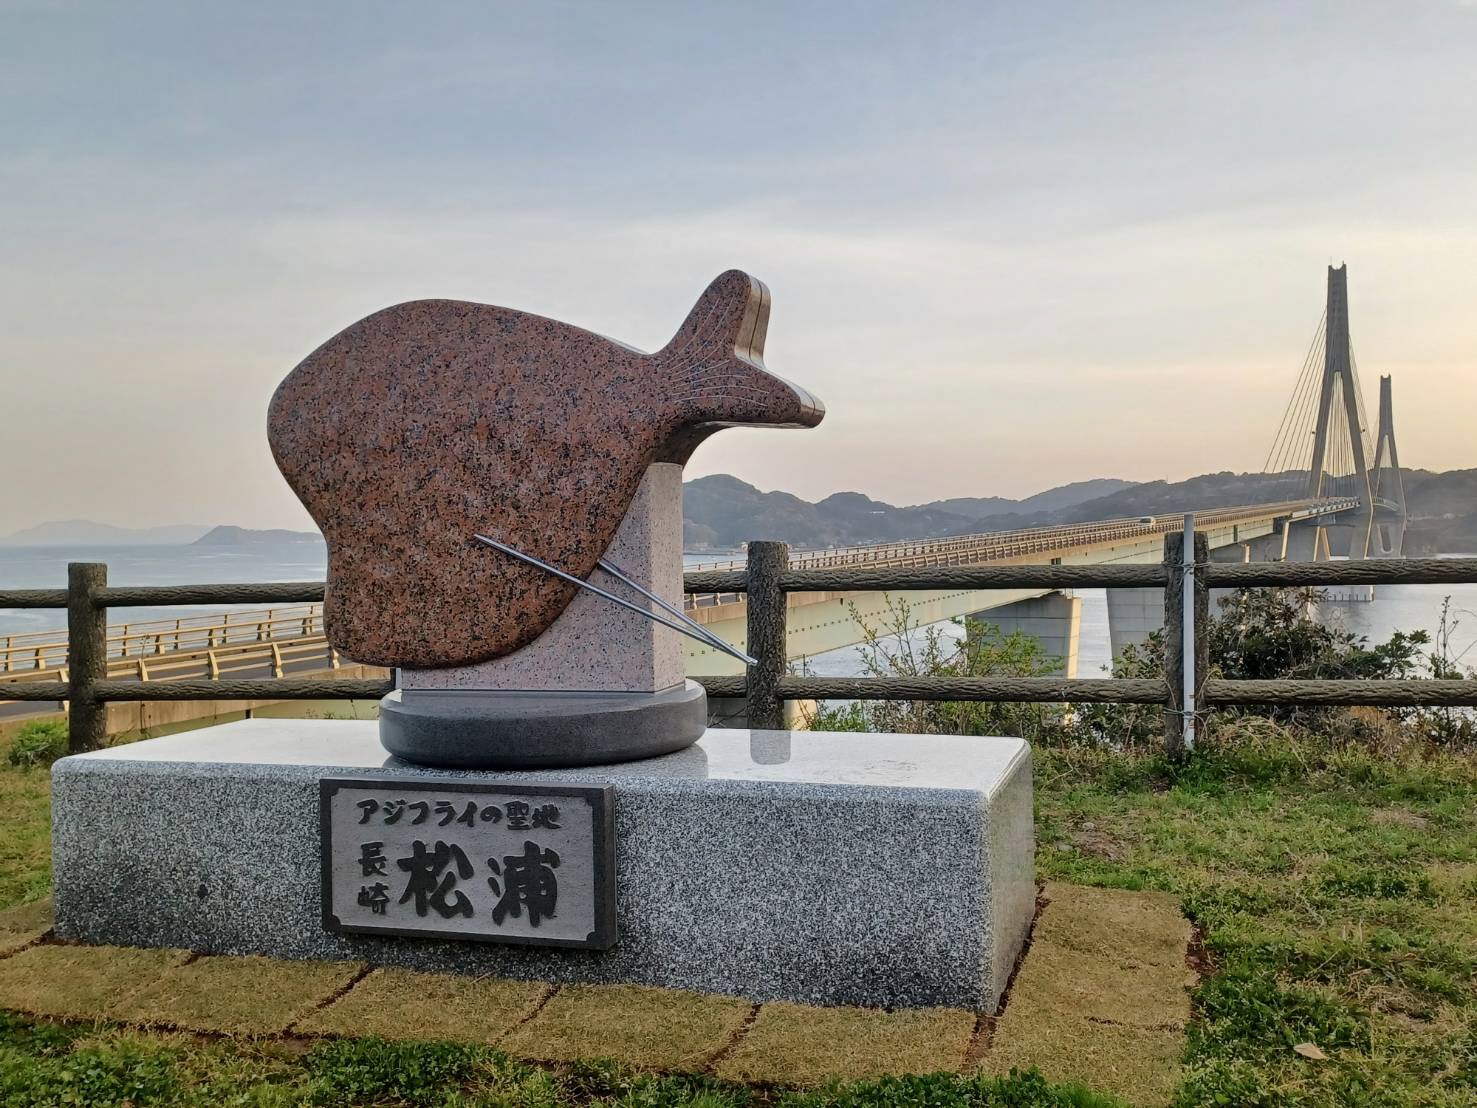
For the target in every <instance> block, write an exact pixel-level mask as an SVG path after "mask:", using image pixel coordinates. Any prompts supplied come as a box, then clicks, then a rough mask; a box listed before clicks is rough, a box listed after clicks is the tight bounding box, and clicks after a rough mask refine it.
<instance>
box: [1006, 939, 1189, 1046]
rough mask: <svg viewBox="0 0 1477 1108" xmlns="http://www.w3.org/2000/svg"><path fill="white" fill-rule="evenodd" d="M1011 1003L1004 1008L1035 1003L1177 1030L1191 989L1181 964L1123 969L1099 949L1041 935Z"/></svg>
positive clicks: (1186, 1013)
mask: <svg viewBox="0 0 1477 1108" xmlns="http://www.w3.org/2000/svg"><path fill="white" fill-rule="evenodd" d="M1181 959H1183V952H1181ZM1009 1004H1010V1008H1008V1009H1007V1011H1009V1010H1010V1009H1012V1008H1015V1007H1017V1006H1030V1007H1039V1008H1044V1009H1047V1010H1049V1011H1052V1012H1057V1013H1060V1014H1061V1015H1065V1016H1077V1017H1081V1018H1083V1019H1090V1020H1102V1021H1104V1022H1108V1023H1121V1024H1126V1025H1128V1026H1130V1027H1141V1028H1145V1029H1150V1028H1170V1029H1180V1028H1183V1027H1184V1026H1185V1024H1187V1023H1188V1022H1189V1021H1190V993H1189V991H1188V990H1187V989H1186V988H1185V971H1184V968H1183V967H1182V966H1181V967H1176V968H1172V967H1169V966H1137V967H1133V968H1127V967H1124V966H1122V965H1117V964H1115V963H1113V962H1112V961H1110V960H1108V959H1107V958H1105V957H1103V956H1102V955H1100V954H1084V953H1082V952H1081V951H1077V950H1071V949H1068V948H1067V947H1064V946H1058V945H1056V944H1055V943H1051V942H1044V941H1041V940H1037V941H1035V942H1033V943H1032V944H1031V950H1030V953H1028V954H1027V955H1026V960H1025V963H1024V964H1023V965H1022V966H1021V970H1020V973H1019V974H1017V975H1016V979H1015V985H1014V986H1013V987H1012V989H1011V995H1010V1002H1009Z"/></svg>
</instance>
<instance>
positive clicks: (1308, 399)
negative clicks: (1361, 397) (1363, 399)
mask: <svg viewBox="0 0 1477 1108" xmlns="http://www.w3.org/2000/svg"><path fill="white" fill-rule="evenodd" d="M1325 337H1326V336H1324V335H1321V334H1320V336H1319V338H1320V340H1321V339H1324V338H1325ZM1324 351H1325V343H1324V342H1322V341H1320V342H1319V344H1318V348H1317V350H1316V351H1315V353H1314V355H1313V359H1312V361H1311V363H1310V365H1309V372H1308V388H1307V391H1306V392H1305V393H1304V395H1303V399H1302V402H1301V403H1300V404H1299V406H1298V411H1297V414H1296V416H1295V417H1294V419H1293V426H1292V432H1293V434H1292V436H1291V441H1290V442H1289V444H1288V446H1289V449H1288V453H1287V460H1286V461H1285V462H1284V463H1283V464H1284V466H1285V467H1286V468H1285V469H1284V471H1283V472H1290V471H1291V470H1294V469H1296V470H1301V471H1302V475H1303V476H1304V477H1306V475H1307V471H1308V470H1309V469H1310V468H1311V467H1312V464H1313V433H1314V430H1315V424H1316V423H1317V420H1318V409H1319V407H1320V406H1321V404H1322V400H1323V356H1324ZM1294 479H1295V478H1294Z"/></svg>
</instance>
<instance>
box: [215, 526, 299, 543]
mask: <svg viewBox="0 0 1477 1108" xmlns="http://www.w3.org/2000/svg"><path fill="white" fill-rule="evenodd" d="M322 541H323V536H322V535H320V534H319V533H318V532H317V531H284V530H282V529H281V528H269V529H267V530H264V531H256V530H252V529H251V528H249V527H212V528H211V529H210V530H209V531H207V532H205V534H203V535H201V536H200V537H199V538H198V539H196V540H195V541H194V542H193V543H191V544H190V545H192V546H261V545H266V544H268V543H270V544H272V545H280V544H282V543H290V542H313V543H321V542H322Z"/></svg>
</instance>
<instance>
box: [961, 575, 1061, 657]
mask: <svg viewBox="0 0 1477 1108" xmlns="http://www.w3.org/2000/svg"><path fill="white" fill-rule="evenodd" d="M964 619H965V628H966V630H971V631H972V630H973V628H974V627H975V625H977V624H991V625H993V626H995V627H998V628H999V629H1000V631H1001V633H1002V634H1005V635H1009V634H1013V633H1015V632H1020V633H1022V634H1026V635H1030V636H1031V638H1033V639H1035V640H1036V641H1037V642H1038V643H1040V644H1041V648H1042V650H1044V651H1045V652H1046V653H1047V654H1049V655H1050V656H1051V657H1053V658H1056V659H1058V660H1059V662H1060V665H1059V666H1058V667H1057V668H1056V669H1053V670H1051V671H1049V672H1048V673H1046V674H1043V675H1042V676H1047V677H1076V676H1077V644H1078V641H1079V638H1080V635H1081V630H1082V600H1081V598H1080V597H1076V596H1073V595H1072V594H1071V593H1068V592H1049V593H1047V594H1046V595H1045V596H1033V597H1031V598H1030V599H1028V600H1017V601H1016V602H1015V603H1013V604H1005V605H1002V606H1001V607H999V608H989V609H986V610H984V611H980V612H971V613H970V614H969V615H967V616H965V617H964Z"/></svg>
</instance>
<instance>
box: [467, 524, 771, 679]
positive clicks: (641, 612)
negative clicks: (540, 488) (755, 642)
mask: <svg viewBox="0 0 1477 1108" xmlns="http://www.w3.org/2000/svg"><path fill="white" fill-rule="evenodd" d="M472 537H473V538H474V539H476V540H477V541H478V542H480V543H482V544H483V545H484V546H490V547H492V548H493V549H494V550H500V551H502V552H503V553H504V554H507V555H509V556H511V557H514V558H517V559H518V560H519V561H521V562H527V563H528V564H529V565H531V566H537V567H538V568H539V569H541V570H543V571H544V572H545V573H551V574H553V575H554V576H555V577H557V578H559V579H560V580H561V581H568V582H569V583H570V584H571V585H578V586H579V587H580V588H582V589H587V590H589V591H590V592H592V593H594V594H595V595H596V596H598V597H600V598H602V599H604V600H608V601H610V602H611V603H612V604H615V605H618V606H619V607H622V608H625V609H626V610H627V611H630V612H635V613H636V614H637V615H638V616H645V617H646V618H647V619H649V620H651V621H652V622H653V623H659V624H661V625H662V626H663V627H670V628H671V629H672V630H673V631H676V632H678V633H679V634H683V635H686V636H687V637H688V638H690V639H696V640H697V641H698V642H700V643H702V644H703V645H704V646H707V647H711V648H713V649H714V650H721V651H722V652H723V653H725V654H727V655H728V656H729V657H731V658H736V659H738V660H739V661H741V662H743V663H744V664H745V665H756V664H757V662H756V661H755V660H754V659H753V658H750V657H749V656H748V655H747V654H744V653H743V652H742V651H739V650H736V649H735V648H734V647H732V646H729V645H728V643H726V642H722V641H721V640H715V639H710V638H708V637H707V636H706V635H699V634H697V633H696V632H694V631H692V630H691V629H690V628H688V627H685V626H684V625H682V624H681V623H678V622H676V621H675V620H669V619H666V618H665V617H663V616H659V615H657V614H656V613H655V612H653V611H650V610H649V609H647V608H643V607H641V605H639V604H633V603H632V602H631V601H629V600H626V599H624V598H623V597H619V596H616V595H615V594H614V593H612V592H607V591H606V590H605V589H602V588H601V587H600V586H599V585H592V584H590V582H588V581H584V580H581V579H580V578H578V577H576V576H575V575H574V574H572V573H566V572H564V570H562V569H560V568H559V567H558V566H553V565H550V564H549V563H548V562H546V561H544V560H543V559H541V558H535V557H534V556H533V555H532V554H525V553H523V551H521V550H519V549H517V548H516V547H512V546H509V545H508V544H507V543H505V542H498V541H497V539H492V538H488V537H487V536H486V535H473V536H472ZM641 591H642V592H645V590H644V589H643V590H641Z"/></svg>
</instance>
